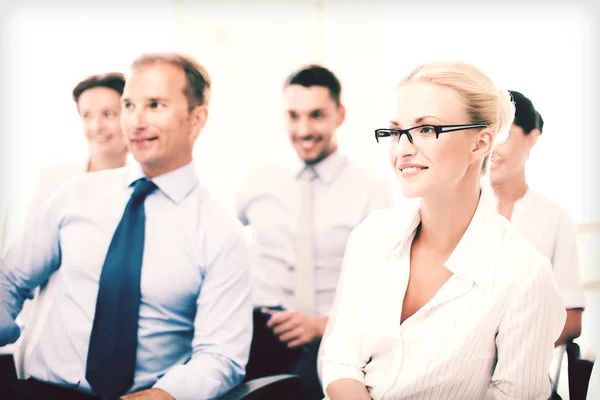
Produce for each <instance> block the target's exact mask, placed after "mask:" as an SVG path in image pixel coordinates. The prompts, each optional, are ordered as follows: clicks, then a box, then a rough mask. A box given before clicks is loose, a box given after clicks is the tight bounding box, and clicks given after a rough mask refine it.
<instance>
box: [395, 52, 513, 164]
mask: <svg viewBox="0 0 600 400" xmlns="http://www.w3.org/2000/svg"><path fill="white" fill-rule="evenodd" d="M410 82H425V83H431V84H434V85H438V86H445V87H448V88H450V89H454V90H455V91H456V92H458V93H459V94H460V95H461V96H462V98H463V99H464V100H465V107H466V109H467V113H468V115H469V118H470V121H469V123H471V124H483V125H487V126H488V128H489V129H490V130H491V131H492V133H493V135H494V142H495V143H496V142H498V141H503V140H505V139H506V137H507V136H508V131H509V130H510V126H511V124H512V122H513V119H514V117H515V106H514V104H513V102H512V100H511V96H510V94H509V92H508V90H503V89H500V88H498V87H497V86H496V85H495V84H494V82H493V81H492V79H490V77H489V76H487V75H486V74H485V73H484V72H483V71H482V70H481V69H479V68H477V67H475V66H474V65H471V64H468V63H464V62H432V63H426V64H422V65H420V66H418V67H417V68H415V69H413V70H412V71H411V72H410V73H409V74H408V75H407V76H406V77H405V78H404V79H402V80H401V81H400V83H399V84H398V86H402V85H405V84H407V83H410ZM488 159H489V154H488V155H487V156H486V157H485V158H484V159H483V164H482V170H481V172H482V174H485V173H486V172H487V169H488Z"/></svg>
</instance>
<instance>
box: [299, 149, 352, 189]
mask: <svg viewBox="0 0 600 400" xmlns="http://www.w3.org/2000/svg"><path fill="white" fill-rule="evenodd" d="M346 161H347V157H346V156H345V155H344V154H342V153H340V152H339V151H338V150H336V151H334V152H333V153H331V154H330V155H328V156H327V157H325V158H324V159H323V160H321V161H319V162H318V163H317V164H315V165H313V166H312V167H313V168H314V170H315V173H316V174H317V176H318V177H319V179H321V180H323V181H324V182H326V183H331V182H332V181H333V180H334V179H335V177H336V176H337V175H338V173H339V172H340V171H341V169H342V166H343V165H344V164H345V163H346ZM306 168H307V165H306V164H305V163H304V161H302V160H299V161H298V164H297V166H296V169H295V177H296V178H298V177H299V176H300V174H301V173H302V171H304V170H305V169H306Z"/></svg>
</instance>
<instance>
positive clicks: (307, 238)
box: [294, 167, 317, 315]
mask: <svg viewBox="0 0 600 400" xmlns="http://www.w3.org/2000/svg"><path fill="white" fill-rule="evenodd" d="M316 177H317V175H316V174H315V171H314V170H313V169H312V168H311V167H307V168H306V169H305V170H304V171H303V172H302V173H301V174H300V176H299V179H298V180H299V184H300V193H301V204H300V205H301V207H300V211H299V213H298V223H297V224H298V225H297V229H298V230H297V237H296V268H295V280H296V282H295V285H296V287H295V291H294V293H295V297H296V307H297V310H298V311H300V312H303V313H306V314H309V315H313V314H315V312H316V310H315V305H316V298H315V297H316V288H315V261H314V248H313V246H314V243H313V219H314V213H313V189H314V187H313V186H314V179H315V178H316Z"/></svg>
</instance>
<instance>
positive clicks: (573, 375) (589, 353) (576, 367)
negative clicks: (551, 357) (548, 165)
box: [567, 342, 596, 400]
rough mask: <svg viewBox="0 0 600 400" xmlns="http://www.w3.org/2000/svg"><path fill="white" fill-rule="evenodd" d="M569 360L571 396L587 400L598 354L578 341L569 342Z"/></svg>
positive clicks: (572, 398)
mask: <svg viewBox="0 0 600 400" xmlns="http://www.w3.org/2000/svg"><path fill="white" fill-rule="evenodd" d="M567 362H568V370H569V398H570V399H571V400H585V399H586V397H587V392H588V387H589V385H590V377H591V375H592V369H593V368H594V363H595V362H596V354H595V353H594V351H593V350H591V349H589V348H581V347H580V346H579V345H578V344H577V343H575V342H570V343H568V344H567Z"/></svg>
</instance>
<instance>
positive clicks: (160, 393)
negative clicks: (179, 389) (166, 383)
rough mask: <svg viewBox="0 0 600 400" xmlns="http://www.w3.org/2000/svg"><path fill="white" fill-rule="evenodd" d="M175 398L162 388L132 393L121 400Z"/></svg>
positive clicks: (170, 399)
mask: <svg viewBox="0 0 600 400" xmlns="http://www.w3.org/2000/svg"><path fill="white" fill-rule="evenodd" d="M145 399H148V400H175V397H173V396H171V395H170V394H169V393H167V392H165V391H164V390H162V389H156V388H154V389H148V390H142V391H141V392H135V393H130V394H128V395H125V396H123V397H121V400H145Z"/></svg>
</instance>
